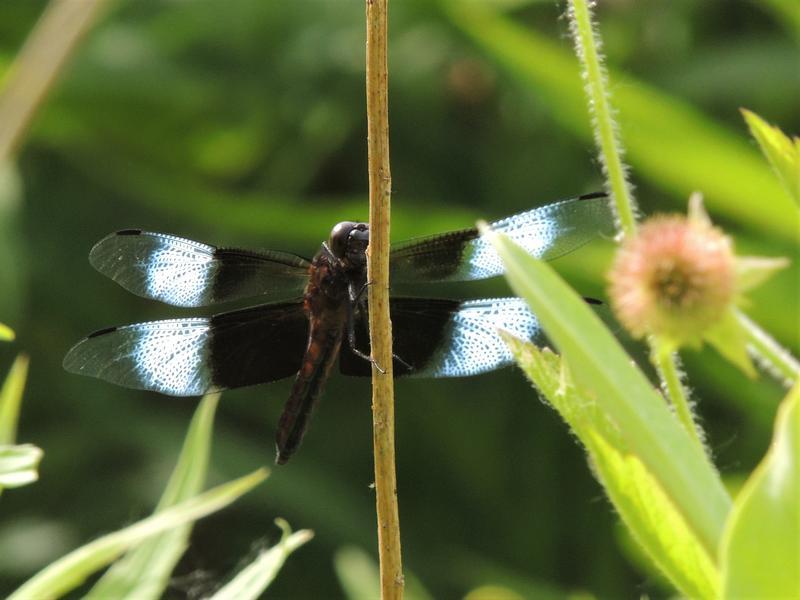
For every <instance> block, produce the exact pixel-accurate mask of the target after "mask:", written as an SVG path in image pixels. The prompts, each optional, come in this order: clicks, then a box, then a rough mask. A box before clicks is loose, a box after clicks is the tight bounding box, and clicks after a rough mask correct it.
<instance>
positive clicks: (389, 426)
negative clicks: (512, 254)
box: [367, 0, 403, 600]
mask: <svg viewBox="0 0 800 600" xmlns="http://www.w3.org/2000/svg"><path fill="white" fill-rule="evenodd" d="M387 13H388V0H367V149H368V166H369V225H370V232H369V236H370V239H369V248H368V249H367V256H368V262H367V278H368V280H369V281H370V282H371V285H370V287H369V330H370V343H371V348H372V358H373V359H374V360H375V361H376V363H377V365H378V366H380V367H381V370H382V371H383V372H382V371H381V370H379V369H378V368H377V367H376V366H375V365H374V364H373V367H372V431H373V434H372V438H373V446H374V454H375V493H376V507H377V513H378V515H377V516H378V555H379V557H380V570H381V597H382V598H383V599H384V600H388V599H394V598H402V597H403V565H402V561H401V557H400V518H399V515H398V510H397V475H396V473H395V459H394V377H393V373H392V322H391V321H390V319H389V208H390V205H391V190H392V176H391V172H390V170H389V102H388V90H389V71H388V65H387V41H388V14H387Z"/></svg>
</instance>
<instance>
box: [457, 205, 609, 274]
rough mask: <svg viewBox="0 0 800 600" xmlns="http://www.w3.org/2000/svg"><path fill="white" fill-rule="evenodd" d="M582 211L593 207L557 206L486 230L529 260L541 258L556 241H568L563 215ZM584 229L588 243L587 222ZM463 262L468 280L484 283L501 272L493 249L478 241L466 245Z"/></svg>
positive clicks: (588, 225)
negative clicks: (516, 247) (510, 242)
mask: <svg viewBox="0 0 800 600" xmlns="http://www.w3.org/2000/svg"><path fill="white" fill-rule="evenodd" d="M586 208H589V209H593V208H594V206H593V205H592V204H591V203H585V204H584V203H583V202H580V201H575V200H571V201H566V202H558V203H556V204H550V205H547V206H542V207H540V208H536V209H534V210H529V211H528V212H524V213H520V214H518V215H514V216H513V217H508V218H506V219H501V220H499V221H495V222H494V223H492V224H491V225H490V227H491V228H492V230H494V231H497V232H499V233H503V234H505V235H507V236H508V237H510V238H511V239H512V240H513V241H514V242H515V243H517V244H519V245H520V246H522V247H523V248H524V249H525V251H526V252H527V253H528V254H530V255H531V256H536V257H541V256H544V255H545V254H547V252H548V250H550V249H551V248H552V247H553V245H554V244H555V243H556V242H557V241H558V240H559V239H568V238H569V236H570V234H571V233H572V230H571V228H573V227H574V225H573V224H570V223H569V222H568V220H567V219H565V218H564V217H565V214H566V213H568V212H569V211H573V210H576V209H577V210H578V211H581V210H585V209H586ZM585 225H586V227H587V239H588V237H589V233H588V232H592V229H591V228H590V226H591V223H590V222H587V223H585ZM465 260H466V265H465V268H466V269H468V270H467V273H468V275H467V277H468V279H487V278H489V277H495V276H497V275H502V274H503V273H504V272H505V269H504V268H503V262H502V261H501V260H500V257H499V256H498V255H497V252H496V251H495V249H494V247H493V246H492V244H491V243H490V242H488V241H487V240H486V239H485V238H482V237H480V238H477V239H475V240H472V241H471V242H470V243H469V246H468V248H467V250H466V257H465Z"/></svg>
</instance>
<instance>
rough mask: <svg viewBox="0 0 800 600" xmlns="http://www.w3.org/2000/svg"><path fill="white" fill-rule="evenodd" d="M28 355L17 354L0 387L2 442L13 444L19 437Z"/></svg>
mask: <svg viewBox="0 0 800 600" xmlns="http://www.w3.org/2000/svg"><path fill="white" fill-rule="evenodd" d="M29 362H30V361H29V360H28V357H27V356H26V355H24V354H20V355H19V356H17V358H16V360H15V361H14V364H13V365H11V370H10V371H9V372H8V375H7V376H6V380H5V382H4V383H3V387H2V388H0V444H13V443H14V441H15V440H16V437H17V421H19V407H20V405H21V404H22V393H23V392H24V391H25V381H26V380H27V378H28V364H29Z"/></svg>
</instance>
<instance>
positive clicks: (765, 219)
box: [440, 0, 800, 242]
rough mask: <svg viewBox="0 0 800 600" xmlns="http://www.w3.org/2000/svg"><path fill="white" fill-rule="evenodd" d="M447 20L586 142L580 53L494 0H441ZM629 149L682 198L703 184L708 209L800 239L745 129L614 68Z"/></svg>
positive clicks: (640, 168) (643, 171) (640, 166)
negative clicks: (733, 127)
mask: <svg viewBox="0 0 800 600" xmlns="http://www.w3.org/2000/svg"><path fill="white" fill-rule="evenodd" d="M440 4H441V6H442V7H443V8H444V9H445V10H446V12H447V14H448V15H449V17H450V19H451V20H452V21H453V23H455V24H456V25H457V26H458V27H460V28H461V29H462V30H463V31H464V32H465V33H466V34H467V35H469V36H470V37H472V38H473V39H474V40H475V42H476V43H477V44H478V45H479V46H480V47H481V48H482V49H483V51H484V52H485V53H486V54H487V55H488V56H490V57H491V58H492V59H494V60H495V61H496V62H497V63H498V64H500V65H502V66H503V67H505V68H506V69H507V70H508V72H509V73H510V74H511V75H512V76H513V77H515V78H516V79H517V80H518V81H519V82H520V83H521V84H523V85H525V86H528V87H530V88H531V89H532V90H535V93H536V97H537V99H538V100H540V101H541V102H542V103H544V104H546V105H547V106H548V107H549V109H550V111H551V114H552V115H553V117H554V118H555V119H556V120H557V121H558V122H559V123H560V124H561V125H562V126H563V127H564V128H565V129H567V130H568V131H572V132H573V133H575V134H576V135H578V136H580V137H582V138H583V139H585V140H587V141H589V140H591V139H592V130H591V127H590V126H589V121H588V119H587V115H586V102H585V99H584V92H583V82H582V81H581V78H580V73H579V68H578V64H577V62H576V60H575V57H574V56H573V55H572V54H571V53H570V52H568V51H567V50H564V49H562V48H561V47H560V46H558V45H557V44H556V43H555V42H553V41H550V40H549V39H547V38H546V37H544V36H542V35H539V34H537V33H536V32H534V31H529V30H526V29H524V28H523V27H521V26H520V25H518V24H516V23H514V21H513V20H512V19H510V18H509V17H507V16H505V15H503V14H501V13H499V12H498V11H496V10H494V9H493V8H492V7H491V6H490V4H489V3H482V2H463V1H461V0H440ZM608 71H609V73H608V74H609V80H610V82H611V86H612V88H613V91H614V105H615V107H616V109H617V110H618V114H617V117H618V119H617V120H618V123H619V126H620V133H621V136H622V139H623V140H624V141H625V146H626V155H627V158H628V160H629V161H630V163H631V165H632V166H633V167H634V168H635V169H636V171H637V173H638V174H639V175H640V176H642V177H647V178H649V179H650V180H651V181H652V182H653V183H655V184H656V185H658V186H660V187H661V188H663V189H665V190H668V191H670V192H672V193H674V194H675V195H677V196H678V197H680V198H687V197H688V196H689V195H690V194H691V193H692V192H693V191H695V190H697V188H698V186H701V191H702V192H703V194H704V196H705V200H706V205H707V206H708V208H709V210H710V211H711V212H713V213H714V214H716V215H717V216H718V217H720V218H727V219H730V220H734V221H736V222H738V223H739V224H740V225H741V226H742V227H743V228H746V229H756V230H758V231H759V232H760V233H762V234H764V235H768V236H770V237H771V238H772V239H774V238H775V237H778V238H782V239H784V240H789V241H791V242H796V241H797V240H798V239H799V238H800V234H798V230H797V217H796V215H795V213H794V207H793V206H792V205H791V203H790V202H787V201H786V198H785V194H784V193H783V190H782V189H781V186H780V184H779V183H778V182H777V181H776V179H775V177H774V176H773V175H772V173H771V172H770V169H769V167H768V166H767V165H766V164H765V163H764V160H763V159H762V157H761V156H760V155H759V153H758V152H757V151H756V150H755V149H754V148H753V147H752V146H751V145H750V144H749V143H748V140H747V139H745V138H744V136H741V135H737V134H735V133H733V132H732V131H730V130H728V129H726V128H724V127H722V126H720V125H719V124H717V123H715V122H713V121H712V120H711V119H709V118H708V117H707V116H705V115H704V114H702V113H701V112H699V111H698V110H697V109H695V108H694V107H692V106H691V105H689V104H688V103H686V102H684V101H683V100H681V99H678V98H675V97H672V96H670V95H668V94H666V93H664V92H662V91H660V90H658V89H656V88H654V87H653V86H651V85H648V84H647V83H644V82H642V81H639V80H636V79H634V78H633V77H631V76H626V75H622V74H621V73H619V72H616V71H614V69H611V68H609V69H608Z"/></svg>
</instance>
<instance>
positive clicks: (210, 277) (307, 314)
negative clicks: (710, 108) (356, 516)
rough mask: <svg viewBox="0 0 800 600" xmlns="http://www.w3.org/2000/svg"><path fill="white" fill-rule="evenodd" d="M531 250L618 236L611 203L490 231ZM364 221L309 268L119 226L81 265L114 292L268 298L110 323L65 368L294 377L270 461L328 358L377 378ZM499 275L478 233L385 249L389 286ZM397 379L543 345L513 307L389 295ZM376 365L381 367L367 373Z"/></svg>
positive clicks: (342, 233)
mask: <svg viewBox="0 0 800 600" xmlns="http://www.w3.org/2000/svg"><path fill="white" fill-rule="evenodd" d="M490 226H491V228H492V229H493V230H495V231H497V232H501V233H504V234H506V235H507V236H509V237H510V238H511V239H512V240H513V241H514V242H516V243H517V244H519V245H521V246H522V247H523V248H524V249H525V250H526V251H527V252H528V253H529V254H531V255H532V256H535V257H537V258H541V259H546V260H552V259H555V258H558V257H559V256H563V255H564V254H567V253H569V252H571V251H573V250H575V249H577V248H579V247H580V246H582V245H584V244H585V243H587V242H589V241H590V240H591V239H593V238H595V237H596V236H598V235H599V234H607V235H611V234H612V233H613V215H612V213H611V210H610V207H609V203H608V201H607V198H606V195H605V194H603V193H592V194H586V195H583V196H579V197H575V198H571V199H567V200H563V201H560V202H555V203H552V204H548V205H545V206H542V207H539V208H536V209H533V210H530V211H527V212H523V213H520V214H517V215H514V216H511V217H508V218H505V219H501V220H499V221H496V222H494V223H491V225H490ZM368 244H369V225H368V224H367V223H361V222H353V221H345V222H342V223H338V224H337V225H336V226H335V227H334V228H333V229H332V231H331V234H330V237H329V239H328V240H327V241H326V242H323V243H322V245H321V247H320V249H319V251H318V252H317V254H316V255H315V256H314V257H313V259H311V260H309V259H307V258H303V257H301V256H298V255H296V254H291V253H288V252H279V251H274V250H266V251H251V250H244V249H238V248H219V247H215V246H211V245H208V244H204V243H200V242H196V241H191V240H188V239H185V238H181V237H177V236H174V235H168V234H164V233H154V232H149V231H142V230H139V229H126V230H122V231H118V232H116V233H112V234H111V235H109V236H107V237H105V238H104V239H102V240H100V241H99V242H98V243H97V244H96V245H95V246H94V247H93V248H92V250H91V252H90V253H89V262H90V263H91V264H92V266H94V268H95V269H97V270H98V271H99V272H100V273H102V274H103V275H106V276H107V277H109V278H111V279H112V280H113V281H115V282H116V283H118V284H119V285H121V286H122V287H123V288H125V289H126V290H128V291H129V292H132V293H133V294H136V295H138V296H142V297H145V298H150V299H153V300H157V301H160V302H164V303H166V304H170V305H174V306H179V307H201V306H208V305H215V304H220V303H225V302H230V301H234V300H241V299H245V298H255V297H259V296H261V297H265V298H266V299H269V300H270V302H269V303H266V304H259V305H256V306H251V307H247V308H242V309H238V310H232V311H228V312H222V313H219V314H216V315H213V316H211V317H193V318H179V319H168V320H160V321H150V322H144V323H134V324H131V325H122V326H118V327H108V328H106V329H101V330H99V331H95V332H94V333H91V334H89V335H88V336H87V337H86V338H84V339H83V340H81V341H80V342H78V343H77V344H76V345H75V346H74V347H73V348H72V349H71V350H69V352H68V353H67V355H66V357H65V358H64V368H65V369H66V370H67V371H69V372H72V373H77V374H80V375H87V376H90V377H96V378H99V379H102V380H105V381H108V382H111V383H113V384H116V385H120V386H124V387H128V388H134V389H142V390H151V391H155V392H160V393H162V394H166V395H171V396H198V395H202V394H205V393H208V392H215V391H222V390H228V389H232V388H240V387H244V386H250V385H255V384H262V383H268V382H272V381H277V380H280V379H284V378H288V377H291V376H294V377H295V380H294V384H293V387H292V390H291V393H290V395H289V399H288V400H287V402H286V404H285V406H284V410H283V413H282V414H281V417H280V419H279V422H278V424H277V428H276V446H277V457H276V462H277V463H278V464H285V463H286V462H287V461H288V460H289V458H290V457H291V456H292V455H293V454H294V453H295V452H296V451H297V449H298V448H299V446H300V443H301V441H302V439H303V436H304V435H305V433H306V430H307V428H308V424H309V422H310V419H311V416H312V413H313V410H314V407H315V406H316V405H317V402H318V400H319V398H320V396H321V395H322V391H323V388H324V386H325V383H326V381H327V379H328V377H329V375H330V373H331V371H332V369H333V366H334V365H335V363H336V361H337V359H338V363H339V371H340V372H341V373H342V374H343V375H350V376H369V375H370V374H371V372H372V359H371V358H370V345H369V330H368V318H367V294H365V293H364V290H365V289H366V287H367V285H368V283H367V273H366V248H367V245H368ZM503 272H504V269H503V264H502V262H501V260H500V257H499V256H498V255H497V253H496V252H495V250H494V248H493V247H492V245H491V244H490V243H489V242H488V241H486V240H485V239H483V238H481V237H480V235H479V233H478V230H477V229H476V228H474V227H471V228H467V229H461V230H458V231H452V232H448V233H442V234H437V235H432V236H428V237H421V238H416V239H412V240H409V241H405V242H400V243H398V244H394V245H393V246H392V249H391V253H390V281H391V283H392V285H394V284H395V283H432V282H453V281H469V280H478V279H486V278H490V277H495V276H499V275H502V274H503ZM389 310H390V316H391V320H392V329H393V353H394V358H393V365H392V368H393V372H394V374H395V375H397V376H410V377H433V378H442V377H467V376H472V375H478V374H481V373H486V372H488V371H492V370H495V369H499V368H501V367H504V366H507V365H510V364H511V363H512V362H513V359H512V356H511V353H510V351H509V350H508V348H507V347H506V345H505V343H504V342H503V340H502V339H501V337H500V334H499V330H505V331H507V332H509V333H511V334H512V335H515V336H516V337H519V338H522V339H525V340H531V341H534V342H535V343H540V344H541V343H543V342H544V337H543V332H542V329H541V327H540V325H539V321H538V320H537V319H536V316H535V315H534V314H533V313H532V312H531V311H530V310H529V308H528V306H527V305H526V303H525V302H524V301H523V300H521V299H519V298H484V299H476V300H458V299H447V298H420V297H402V296H395V295H391V297H390V308H389ZM376 367H378V368H379V369H380V368H382V367H381V366H380V365H376Z"/></svg>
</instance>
